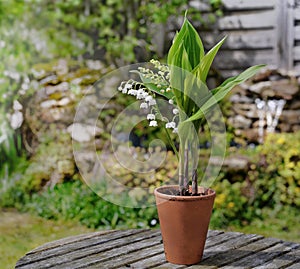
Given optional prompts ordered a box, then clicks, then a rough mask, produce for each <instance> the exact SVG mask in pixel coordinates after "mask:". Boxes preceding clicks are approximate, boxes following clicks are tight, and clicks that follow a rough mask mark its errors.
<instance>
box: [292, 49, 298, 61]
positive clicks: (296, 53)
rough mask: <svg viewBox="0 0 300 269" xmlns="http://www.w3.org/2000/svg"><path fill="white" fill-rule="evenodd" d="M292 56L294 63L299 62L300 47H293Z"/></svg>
mask: <svg viewBox="0 0 300 269" xmlns="http://www.w3.org/2000/svg"><path fill="white" fill-rule="evenodd" d="M293 56H294V61H300V46H297V47H294V49H293Z"/></svg>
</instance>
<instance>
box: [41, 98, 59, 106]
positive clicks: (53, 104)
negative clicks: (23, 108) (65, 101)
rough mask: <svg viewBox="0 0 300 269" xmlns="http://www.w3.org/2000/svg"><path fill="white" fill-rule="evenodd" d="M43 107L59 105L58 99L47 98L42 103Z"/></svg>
mask: <svg viewBox="0 0 300 269" xmlns="http://www.w3.org/2000/svg"><path fill="white" fill-rule="evenodd" d="M40 106H41V108H50V107H55V106H57V101H55V100H46V101H44V102H42V103H41V104H40Z"/></svg>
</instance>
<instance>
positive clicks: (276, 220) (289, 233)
mask: <svg viewBox="0 0 300 269" xmlns="http://www.w3.org/2000/svg"><path fill="white" fill-rule="evenodd" d="M299 223H300V214H299V209H297V208H293V207H284V208H282V209H281V210H280V211H276V210H272V209H269V208H265V209H263V210H262V219H254V220H253V221H252V222H251V223H250V224H249V225H244V226H229V227H228V228H227V229H226V230H227V231H235V232H242V233H248V234H249V233H250V234H260V235H263V236H265V237H275V238H279V239H282V240H285V241H291V242H297V243H300V229H299Z"/></svg>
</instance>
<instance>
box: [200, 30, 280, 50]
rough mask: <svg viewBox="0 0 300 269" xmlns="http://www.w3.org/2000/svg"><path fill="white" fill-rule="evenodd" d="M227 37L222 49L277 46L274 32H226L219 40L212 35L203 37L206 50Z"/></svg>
mask: <svg viewBox="0 0 300 269" xmlns="http://www.w3.org/2000/svg"><path fill="white" fill-rule="evenodd" d="M225 35H227V39H226V41H225V43H224V44H223V46H222V49H224V48H226V49H268V48H273V47H275V45H276V36H275V31H274V30H252V31H251V30H245V31H224V32H222V34H221V35H219V37H218V38H216V36H215V35H214V34H212V33H210V32H209V33H205V34H203V35H202V39H203V43H204V46H205V48H207V49H209V48H212V47H213V46H214V45H215V44H216V42H217V41H219V40H220V39H221V38H222V37H223V36H225Z"/></svg>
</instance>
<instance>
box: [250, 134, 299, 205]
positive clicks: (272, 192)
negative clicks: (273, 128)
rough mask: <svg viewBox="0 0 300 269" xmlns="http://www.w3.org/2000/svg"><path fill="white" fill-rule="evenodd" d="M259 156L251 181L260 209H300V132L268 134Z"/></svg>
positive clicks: (260, 148)
mask: <svg viewBox="0 0 300 269" xmlns="http://www.w3.org/2000/svg"><path fill="white" fill-rule="evenodd" d="M258 152H259V153H260V155H259V157H260V160H259V162H258V163H257V164H256V165H255V166H253V167H252V169H251V171H249V180H250V182H252V184H253V187H254V188H255V190H256V195H255V196H256V199H258V200H259V202H260V206H265V205H267V206H277V207H278V206H279V207H280V206H282V205H291V206H296V207H298V208H300V157H299V156H300V132H297V133H291V134H285V133H283V134H269V135H268V136H267V138H266V140H265V142H264V144H263V145H261V146H260V147H259V148H258Z"/></svg>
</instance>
